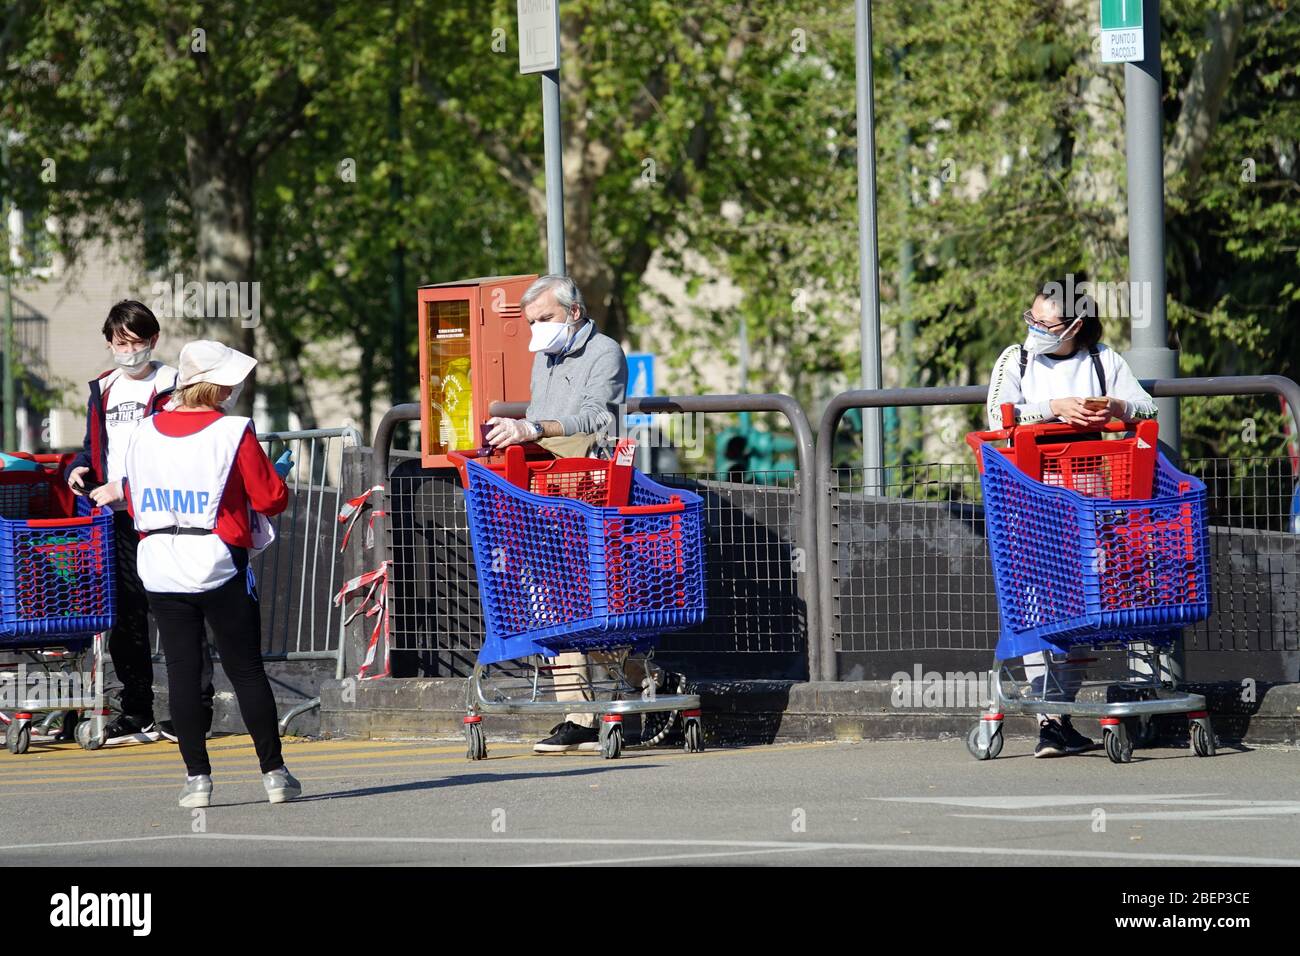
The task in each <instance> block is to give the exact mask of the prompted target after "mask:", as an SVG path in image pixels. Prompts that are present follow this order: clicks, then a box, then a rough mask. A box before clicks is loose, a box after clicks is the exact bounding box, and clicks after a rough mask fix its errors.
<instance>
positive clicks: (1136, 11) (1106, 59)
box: [1100, 0, 1145, 63]
mask: <svg viewBox="0 0 1300 956" xmlns="http://www.w3.org/2000/svg"><path fill="white" fill-rule="evenodd" d="M1100 2H1101V62H1103V63H1133V62H1136V61H1138V60H1141V59H1142V56H1143V47H1144V46H1145V38H1144V37H1143V34H1142V3H1143V0H1100Z"/></svg>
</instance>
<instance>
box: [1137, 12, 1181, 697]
mask: <svg viewBox="0 0 1300 956" xmlns="http://www.w3.org/2000/svg"><path fill="white" fill-rule="evenodd" d="M1142 35H1143V49H1142V59H1141V60H1140V61H1138V62H1136V63H1125V64H1124V143H1125V149H1126V153H1127V159H1128V260H1129V279H1130V282H1131V283H1132V284H1131V285H1130V286H1129V289H1130V296H1129V317H1130V318H1129V321H1130V323H1131V326H1132V347H1131V348H1130V349H1129V353H1128V356H1127V357H1128V362H1129V365H1130V366H1131V367H1132V369H1133V374H1134V375H1136V376H1137V377H1138V378H1140V379H1142V378H1164V379H1169V378H1177V377H1178V353H1177V352H1175V351H1174V350H1173V349H1171V348H1169V320H1168V317H1167V316H1166V314H1165V180H1164V149H1163V146H1162V142H1163V135H1162V134H1163V123H1164V117H1163V113H1162V111H1161V108H1160V80H1161V70H1160V0H1142ZM1134 293H1136V295H1135V294H1134ZM1135 299H1136V300H1137V302H1139V303H1142V304H1146V303H1150V308H1149V309H1148V310H1147V313H1148V314H1138V310H1137V309H1134V308H1133V305H1134V300H1135ZM1156 407H1157V408H1158V409H1159V411H1160V418H1159V420H1160V440H1161V441H1162V442H1164V443H1165V444H1166V445H1168V446H1169V447H1170V448H1172V449H1173V450H1174V452H1175V453H1177V452H1178V451H1179V449H1180V448H1181V439H1180V434H1179V433H1180V431H1181V428H1180V424H1179V413H1178V399H1176V398H1165V399H1158V400H1157V401H1156ZM1166 660H1167V661H1168V670H1169V672H1168V673H1166V674H1162V675H1160V676H1161V677H1162V678H1163V679H1166V680H1172V681H1175V682H1178V681H1181V680H1182V679H1183V674H1184V673H1185V671H1184V668H1183V654H1182V642H1181V641H1179V642H1177V643H1176V644H1175V645H1174V651H1173V653H1172V654H1171V655H1170V656H1169V657H1168V658H1166ZM1128 661H1129V667H1130V669H1132V670H1133V671H1135V672H1137V673H1143V672H1148V671H1149V669H1150V668H1149V666H1148V662H1147V660H1146V659H1144V658H1143V657H1142V656H1141V655H1140V654H1138V653H1132V654H1129V656H1128Z"/></svg>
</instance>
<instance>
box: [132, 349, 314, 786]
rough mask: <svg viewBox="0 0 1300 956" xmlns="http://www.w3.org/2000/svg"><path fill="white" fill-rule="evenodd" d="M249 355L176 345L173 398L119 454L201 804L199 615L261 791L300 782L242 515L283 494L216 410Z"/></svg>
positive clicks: (175, 719)
mask: <svg viewBox="0 0 1300 956" xmlns="http://www.w3.org/2000/svg"><path fill="white" fill-rule="evenodd" d="M256 364H257V360H256V359H254V358H252V357H251V356H248V355H244V354H243V353H241V352H237V351H235V350H234V349H232V348H229V347H228V346H225V345H223V344H221V343H220V342H206V341H199V342H191V343H189V344H188V345H186V346H185V348H183V349H182V350H181V358H180V378H179V380H178V383H177V391H176V397H177V403H178V404H177V405H176V407H175V408H174V409H173V410H171V411H162V412H158V413H157V414H155V415H153V416H152V417H150V418H148V419H146V420H145V422H144V423H142V424H141V425H140V427H139V428H137V429H136V431H135V434H133V435H132V436H131V444H130V445H129V446H128V448H127V453H126V497H127V501H128V503H129V505H130V510H131V516H132V517H133V518H134V519H135V528H136V530H137V531H138V532H139V533H140V549H139V568H140V579H141V581H143V582H144V587H145V591H146V592H147V593H148V595H149V610H150V611H151V612H152V614H153V617H154V620H155V621H156V622H157V624H158V633H159V636H160V638H161V640H162V647H163V655H164V657H165V658H166V661H167V684H168V690H169V693H170V697H171V700H170V704H171V713H172V723H173V724H174V726H175V729H176V735H177V738H178V743H179V744H180V750H181V756H182V757H183V758H184V760H185V769H186V775H187V779H186V783H185V787H184V789H183V790H182V791H181V795H180V805H181V806H182V807H206V806H208V804H209V802H210V801H211V798H212V776H211V774H212V767H211V764H210V763H209V762H208V752H207V746H206V745H205V743H204V722H205V719H206V718H205V714H204V708H203V702H202V690H203V678H202V666H203V655H202V648H203V644H204V641H205V640H206V637H205V635H204V625H205V624H206V625H207V626H208V627H210V628H211V629H212V634H213V637H214V638H215V640H216V644H217V650H218V651H219V652H220V655H221V666H222V669H223V670H225V672H226V676H227V677H229V678H230V683H231V684H232V685H233V687H234V689H235V697H236V699H237V700H238V702H239V713H240V715H241V716H242V717H243V720H244V725H245V726H246V727H247V728H248V731H249V733H250V734H252V737H253V745H254V747H255V748H256V750H257V757H258V760H259V762H260V763H261V769H262V783H263V785H264V786H265V788H266V793H267V797H268V799H269V800H270V802H271V803H281V802H283V801H285V800H290V799H293V798H294V797H296V796H298V795H299V794H300V793H301V792H302V787H301V786H300V785H299V783H298V781H297V780H295V779H294V778H293V776H292V775H291V774H290V773H289V771H288V770H287V769H286V768H285V766H284V758H283V756H282V755H281V751H280V733H279V727H278V725H277V724H276V710H275V699H274V697H273V695H272V693H271V684H270V682H269V681H268V680H267V677H266V671H265V670H264V668H263V667H262V652H261V643H262V626H261V617H260V611H259V607H258V602H257V594H256V591H255V590H254V588H253V578H252V574H251V573H250V572H249V568H248V561H249V552H250V550H251V549H252V548H253V547H254V537H253V521H254V519H253V516H252V513H253V512H257V513H260V514H262V515H268V516H269V515H277V514H279V513H280V512H281V511H283V510H284V508H285V505H286V504H288V498H289V495H288V491H287V490H286V489H285V486H284V480H283V479H282V478H281V477H280V476H279V475H278V474H277V473H276V472H275V469H274V467H273V466H272V464H271V462H270V460H269V459H268V458H267V457H266V453H265V452H264V451H263V450H262V446H261V445H259V444H258V442H257V435H256V433H255V432H254V430H253V423H252V422H251V421H250V420H249V419H247V418H238V417H235V416H228V415H226V414H225V412H224V411H223V407H224V406H226V405H229V404H230V402H231V401H232V399H233V397H234V395H235V394H236V393H237V392H238V390H239V389H240V388H241V387H242V385H243V382H244V379H245V378H247V377H248V373H249V372H251V371H252V370H253V367H254V366H255V365H256Z"/></svg>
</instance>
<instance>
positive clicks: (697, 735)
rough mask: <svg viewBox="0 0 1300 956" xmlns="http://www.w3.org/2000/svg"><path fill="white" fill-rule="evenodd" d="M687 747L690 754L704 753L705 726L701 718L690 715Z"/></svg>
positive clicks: (687, 727)
mask: <svg viewBox="0 0 1300 956" xmlns="http://www.w3.org/2000/svg"><path fill="white" fill-rule="evenodd" d="M685 737H686V743H685V745H684V746H685V749H686V752H687V753H688V754H697V753H702V752H703V750H704V726H703V725H702V724H701V723H700V718H698V717H690V718H688V719H687V721H686V728H685Z"/></svg>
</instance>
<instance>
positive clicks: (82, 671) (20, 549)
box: [0, 453, 115, 754]
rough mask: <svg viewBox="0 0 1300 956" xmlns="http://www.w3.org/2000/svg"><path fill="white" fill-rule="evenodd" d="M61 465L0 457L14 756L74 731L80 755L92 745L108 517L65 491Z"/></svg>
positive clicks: (110, 559) (110, 558)
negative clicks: (1, 461) (1, 460)
mask: <svg viewBox="0 0 1300 956" xmlns="http://www.w3.org/2000/svg"><path fill="white" fill-rule="evenodd" d="M71 460H72V456H71V455H27V454H21V453H10V454H9V455H7V456H6V459H5V461H4V465H3V467H0V653H2V654H4V655H5V656H6V657H8V658H11V660H9V661H8V662H7V663H4V664H0V722H2V723H4V725H5V746H6V747H7V748H8V749H9V752H10V753H14V754H22V753H26V752H27V749H28V748H29V747H30V746H31V742H32V738H33V735H34V733H35V735H36V736H38V737H46V738H50V737H52V738H53V739H59V740H71V739H73V738H74V733H75V739H76V740H77V741H78V742H80V743H81V745H82V746H83V747H85V748H87V749H89V750H93V749H95V748H96V747H98V746H99V744H100V741H101V739H102V730H103V727H102V724H103V722H104V711H103V673H104V668H103V663H104V632H105V631H106V630H108V629H109V628H110V627H112V626H113V610H114V588H113V583H114V571H115V567H114V565H115V555H114V550H113V513H112V511H111V510H110V509H109V508H94V507H93V506H92V505H91V504H90V502H89V501H88V500H87V499H85V498H77V497H76V496H74V495H73V494H72V492H71V489H69V488H68V486H67V484H66V483H65V481H64V479H63V474H64V472H65V471H66V470H67V468H68V466H69V464H70V463H71ZM87 663H89V669H88V670H87V669H86V668H85V664H87ZM29 664H30V665H33V666H34V672H33V673H29V672H28V665H29ZM33 685H35V686H33ZM86 712H90V714H91V717H92V719H90V720H84V721H83V720H81V715H82V714H83V713H86ZM40 714H44V715H45V716H44V717H43V718H42V719H40V720H39V722H38V715H40ZM56 724H57V725H59V730H58V732H57V733H52V731H53V728H54V726H55V725H56ZM74 728H75V731H74Z"/></svg>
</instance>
